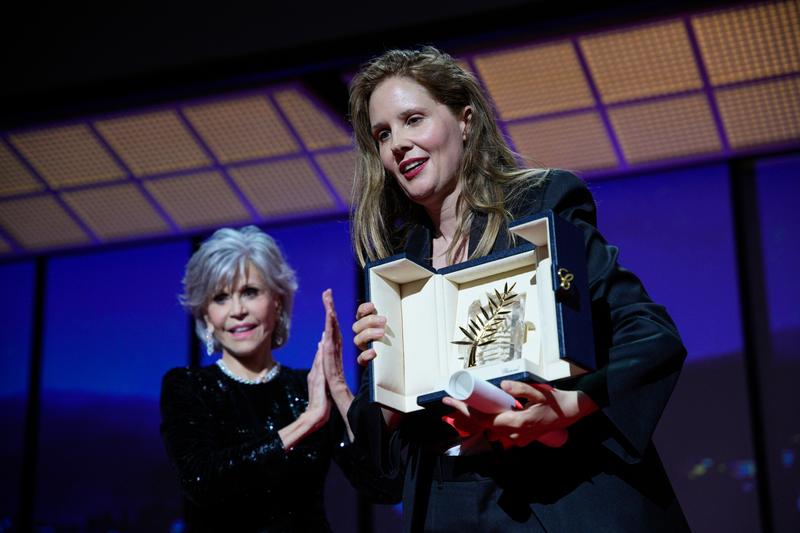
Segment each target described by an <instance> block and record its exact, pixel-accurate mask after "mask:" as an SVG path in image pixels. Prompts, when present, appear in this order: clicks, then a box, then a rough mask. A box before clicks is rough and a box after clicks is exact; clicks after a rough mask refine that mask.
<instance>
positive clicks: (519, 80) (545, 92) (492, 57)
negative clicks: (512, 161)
mask: <svg viewBox="0 0 800 533" xmlns="http://www.w3.org/2000/svg"><path fill="white" fill-rule="evenodd" d="M474 63H475V67H476V68H477V70H478V73H479V75H480V77H481V78H482V79H483V82H484V85H485V86H486V88H487V90H488V91H489V94H490V95H491V97H492V99H493V100H494V103H495V105H496V107H497V111H498V113H499V115H500V118H502V119H503V120H512V119H515V118H521V117H528V116H532V115H542V114H546V113H554V112H557V111H564V110H568V109H577V108H584V107H588V106H591V105H593V104H594V98H593V97H592V93H591V90H590V89H589V85H588V84H587V83H586V77H585V76H584V75H583V71H582V70H581V66H580V63H579V62H578V58H577V56H576V54H575V49H574V48H573V46H572V43H570V42H568V41H567V42H559V43H555V44H546V45H541V46H535V47H530V48H523V49H517V50H513V51H504V52H496V53H492V54H485V55H479V56H476V57H475V60H474Z"/></svg>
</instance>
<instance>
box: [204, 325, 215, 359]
mask: <svg viewBox="0 0 800 533" xmlns="http://www.w3.org/2000/svg"><path fill="white" fill-rule="evenodd" d="M212 331H214V330H213V329H212V328H208V329H207V330H206V355H208V356H209V357H210V356H211V354H213V353H214V337H213V336H212V335H211V332H212Z"/></svg>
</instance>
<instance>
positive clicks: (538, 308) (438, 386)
mask: <svg viewBox="0 0 800 533" xmlns="http://www.w3.org/2000/svg"><path fill="white" fill-rule="evenodd" d="M510 231H511V233H513V234H514V235H516V237H517V239H516V244H517V246H516V247H514V248H510V249H508V250H505V251H503V252H500V253H497V254H493V255H489V256H485V257H481V258H478V259H473V260H470V261H466V262H463V263H459V264H457V265H453V266H450V267H447V268H443V269H439V270H438V271H437V270H432V269H431V268H429V267H426V266H423V265H422V264H420V263H418V262H416V261H414V260H413V259H411V258H408V257H406V256H405V255H397V256H392V257H389V258H386V259H383V260H380V261H377V262H373V263H370V264H368V265H367V267H366V277H367V295H368V298H369V300H370V301H371V302H372V303H373V304H374V305H375V307H376V309H378V313H379V314H381V315H383V316H385V317H386V319H387V323H386V333H385V335H384V337H383V338H382V339H381V340H379V341H375V342H373V344H372V347H373V348H374V349H375V352H376V354H377V357H376V358H375V359H373V360H372V361H371V363H370V364H371V366H372V372H371V378H372V383H371V387H372V400H373V401H375V402H377V403H379V404H381V405H383V406H385V407H389V408H391V409H394V410H396V411H400V412H403V413H408V412H411V411H416V410H419V409H422V408H424V407H427V406H433V404H440V400H441V398H442V397H444V396H445V392H444V390H445V388H446V386H447V384H448V380H449V379H450V377H451V376H452V375H453V374H454V373H455V372H457V371H459V370H465V369H466V370H467V371H468V372H470V373H471V374H473V376H474V377H476V378H481V379H484V380H486V381H490V382H492V383H494V384H496V385H497V384H499V383H500V381H502V380H504V379H513V380H518V381H528V382H552V381H555V380H559V379H562V378H567V377H570V376H575V375H578V374H582V373H585V372H587V371H591V370H594V369H595V368H596V362H595V351H594V340H593V333H592V318H591V307H590V298H589V290H588V279H587V273H586V254H585V247H584V242H583V234H582V232H581V231H580V230H579V229H578V228H576V227H575V226H574V225H572V224H570V223H569V222H567V221H565V220H564V219H562V218H560V217H559V216H557V215H555V214H554V213H553V212H552V211H543V212H542V213H539V214H537V215H533V216H530V217H526V218H523V219H520V220H517V221H514V222H513V223H512V224H511V225H510Z"/></svg>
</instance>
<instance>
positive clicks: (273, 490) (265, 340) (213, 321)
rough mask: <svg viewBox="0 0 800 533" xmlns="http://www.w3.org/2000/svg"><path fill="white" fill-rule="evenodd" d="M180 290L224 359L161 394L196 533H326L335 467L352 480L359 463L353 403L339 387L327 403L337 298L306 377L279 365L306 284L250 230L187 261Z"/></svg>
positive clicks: (228, 232) (328, 299)
mask: <svg viewBox="0 0 800 533" xmlns="http://www.w3.org/2000/svg"><path fill="white" fill-rule="evenodd" d="M183 285H184V292H183V294H182V295H181V297H180V300H181V303H182V304H183V305H184V307H185V308H186V309H187V311H189V312H190V313H191V314H192V316H193V317H194V319H195V321H196V327H197V334H198V336H200V338H201V339H202V340H203V342H204V343H205V346H206V350H207V351H208V354H209V355H211V354H212V353H213V352H217V351H219V352H221V353H222V357H221V358H220V359H218V360H217V361H216V363H215V364H213V365H210V366H207V367H205V368H174V369H172V370H170V371H169V372H167V374H166V375H165V376H164V380H163V384H162V391H161V413H162V425H161V432H162V436H163V438H164V442H165V444H166V448H167V452H168V454H169V457H170V459H171V461H172V463H173V464H174V465H175V467H176V468H177V470H178V474H179V478H180V483H181V487H182V491H183V496H184V508H185V514H186V521H187V525H188V529H189V530H190V531H327V530H329V529H330V528H329V526H328V523H327V521H326V518H325V512H324V508H323V500H322V490H323V482H324V479H325V474H326V472H327V470H328V465H329V463H330V460H331V458H332V457H333V458H334V459H336V460H337V461H339V462H340V465H342V466H343V467H344V468H343V470H344V471H345V472H346V473H347V474H352V472H353V469H352V468H349V467H347V465H349V464H352V463H354V462H356V461H354V460H353V458H352V453H353V451H352V450H353V449H352V446H350V445H349V440H350V439H348V437H347V436H345V432H346V431H348V432H349V430H348V428H347V425H346V424H347V423H346V422H345V421H343V419H342V418H343V417H342V416H341V413H346V410H347V408H348V407H349V405H350V401H352V394H351V393H350V390H349V389H348V388H347V386H346V384H345V386H344V387H341V386H334V385H332V386H331V387H330V396H329V392H328V387H327V385H326V379H325V374H324V371H323V366H325V365H327V367H328V368H329V373H332V371H333V372H336V373H337V374H338V375H342V373H341V335H339V331H338V325H337V323H336V316H335V314H334V310H333V297H332V294H331V291H330V290H327V291H325V292H324V293H323V303H324V306H325V330H324V333H323V336H322V339H321V341H320V343H319V344H318V350H317V353H316V356H315V358H314V363H313V365H312V368H311V370H310V371H306V370H295V369H291V368H288V367H286V366H282V365H281V364H280V363H278V362H277V361H276V360H275V359H274V357H273V350H274V349H276V348H279V347H281V346H283V345H284V344H285V343H286V341H287V340H288V337H289V331H290V324H291V311H292V304H293V300H294V293H295V291H296V289H297V282H296V280H295V275H294V272H293V271H292V269H291V268H290V267H289V265H288V264H287V263H286V262H285V261H284V259H283V256H282V255H281V252H280V250H279V249H278V247H277V245H276V244H275V241H273V240H272V238H271V237H269V236H268V235H266V234H265V233H263V232H262V231H260V230H259V229H258V228H256V227H253V226H249V227H246V228H243V229H241V230H235V229H229V228H225V229H220V230H218V231H217V232H215V233H214V234H213V235H212V236H211V237H210V238H209V239H208V240H207V241H205V242H204V243H203V244H202V246H200V249H199V250H197V252H196V253H195V254H194V255H193V256H192V257H191V259H190V260H189V263H188V265H187V266H186V274H185V276H184V279H183ZM331 396H332V398H331ZM331 399H332V400H333V403H335V404H336V405H337V409H335V410H334V412H333V416H331ZM329 417H330V419H331V420H330V422H329ZM343 463H345V464H343Z"/></svg>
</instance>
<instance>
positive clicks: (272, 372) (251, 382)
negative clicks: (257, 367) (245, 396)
mask: <svg viewBox="0 0 800 533" xmlns="http://www.w3.org/2000/svg"><path fill="white" fill-rule="evenodd" d="M217 366H218V367H219V369H220V370H222V373H223V374H225V375H226V376H228V377H229V378H231V379H232V380H233V381H238V382H239V383H244V384H245V385H259V384H261V383H269V382H270V381H272V380H273V379H275V376H277V375H278V373H279V372H280V371H281V364H280V363H277V362H276V363H275V366H273V367H272V369H271V370H270V371H269V372H267V373H266V374H264V375H263V376H261V377H260V378H258V379H247V378H243V377H239V376H237V375H236V374H234V373H233V372H231V371H230V369H229V368H228V367H227V366H225V363H223V362H222V359H217Z"/></svg>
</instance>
